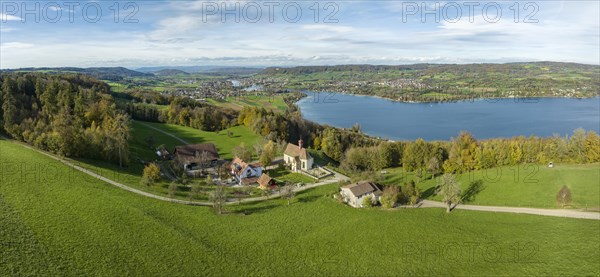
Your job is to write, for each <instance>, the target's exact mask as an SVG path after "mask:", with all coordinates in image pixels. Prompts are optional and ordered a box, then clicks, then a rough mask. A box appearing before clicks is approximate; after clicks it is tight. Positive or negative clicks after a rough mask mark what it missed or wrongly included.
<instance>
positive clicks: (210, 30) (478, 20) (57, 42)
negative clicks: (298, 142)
mask: <svg viewBox="0 0 600 277" xmlns="http://www.w3.org/2000/svg"><path fill="white" fill-rule="evenodd" d="M69 2H73V1H65V2H61V1H56V2H53V4H48V2H47V1H39V2H36V1H27V2H20V1H16V2H11V1H2V14H0V22H1V23H0V24H1V25H0V67H1V68H18V67H42V66H51V67H54V66H81V67H89V66H126V67H130V68H135V67H141V66H158V65H236V66H293V65H325V64H329V65H331V64H350V63H352V64H356V63H370V64H410V63H425V62H427V63H474V62H475V63H480V62H515V61H547V60H550V61H566V62H579V63H587V64H600V54H599V52H600V50H599V49H600V23H599V22H600V14H599V13H600V6H599V1H504V2H502V1H497V2H492V4H489V5H488V6H486V7H487V10H485V11H484V9H483V7H484V5H486V3H490V1H479V2H477V1H469V2H470V3H476V5H474V6H473V15H472V16H470V11H469V6H468V5H469V4H465V2H450V1H443V2H442V1H330V2H328V1H318V3H319V5H318V10H319V13H318V15H316V14H315V9H316V8H317V6H316V5H315V3H316V1H267V2H263V1H227V2H223V1H137V2H128V1H97V2H92V1H81V2H77V4H78V5H77V6H72V8H69V7H68V6H67V4H68V3H69ZM128 3H131V5H130V6H128V7H126V5H127V4H128ZM268 3H271V4H268ZM273 3H274V4H273ZM327 3H330V5H329V6H326V4H327ZM527 3H531V4H530V5H529V6H526V4H527ZM36 4H38V5H39V6H37V7H36ZM236 4H238V6H237V8H236V6H235V5H236ZM23 5H25V6H23ZM222 5H227V7H228V8H229V9H231V10H233V13H239V22H236V20H235V18H234V15H232V14H228V15H225V14H224V13H223V9H222V8H223V6H222ZM286 5H287V6H286ZM117 6H118V10H119V14H118V15H117V16H116V19H117V22H115V10H116V9H117ZM284 6H285V7H287V9H286V10H287V13H286V15H287V17H285V16H284V15H283V14H284V8H283V7H284ZM83 7H86V9H83ZM270 7H273V8H272V11H273V12H272V13H271V10H270ZM326 7H327V9H325V8H326ZM457 7H458V8H460V12H458V11H459V10H458V9H457ZM517 7H518V9H517ZM23 8H27V9H29V10H33V11H34V13H38V14H37V16H38V18H39V20H36V18H35V15H34V14H32V13H30V14H25V13H24V11H23V10H24V9H23ZM134 8H135V9H137V11H136V13H135V14H134V15H133V16H132V17H131V18H129V19H130V20H129V21H130V22H124V21H126V19H127V18H126V16H127V15H128V14H130V13H132V12H133V11H134ZM415 8H416V9H417V10H415ZM424 9H427V10H429V11H431V12H432V13H431V14H427V15H425V18H423V10H424ZM498 9H499V10H500V11H501V15H500V16H499V17H497V15H498V13H497V12H496V10H498ZM96 10H101V12H102V15H101V16H99V17H97V13H96ZM259 10H260V12H261V15H262V16H261V17H260V18H258V17H256V16H257V11H259ZM297 10H299V11H301V13H302V14H301V15H297V13H296V11H297ZM515 10H519V13H518V15H516V14H515ZM86 11H87V13H86ZM459 13H460V14H461V17H460V18H458V17H457V15H458V14H459ZM269 14H272V18H271V19H272V20H269ZM434 14H437V16H438V18H439V20H437V21H436V19H435V15H434ZM58 15H60V16H61V17H60V19H57V18H56V16H58ZM328 15H332V16H330V17H327V16H328ZM528 15H531V16H529V17H528ZM315 16H316V21H317V22H315ZM223 17H224V18H223ZM515 17H516V18H517V19H518V20H517V21H518V22H515ZM526 18H527V19H528V21H530V22H524V20H525V19H526ZM86 20H87V21H86ZM95 20H97V21H96V22H88V21H95ZM36 21H37V22H36ZM52 21H56V22H52ZM136 21H137V22H136ZM223 21H224V22H223ZM271 21H272V22H271Z"/></svg>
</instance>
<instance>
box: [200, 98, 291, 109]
mask: <svg viewBox="0 0 600 277" xmlns="http://www.w3.org/2000/svg"><path fill="white" fill-rule="evenodd" d="M208 102H209V103H211V104H213V105H215V106H221V107H227V108H231V109H234V110H241V109H242V108H243V107H246V106H250V107H262V108H265V109H267V110H274V111H281V112H284V111H285V110H287V108H288V107H287V104H286V103H285V101H283V96H281V95H272V96H267V95H258V96H254V95H248V96H240V97H228V98H227V99H226V100H225V101H219V100H215V99H208Z"/></svg>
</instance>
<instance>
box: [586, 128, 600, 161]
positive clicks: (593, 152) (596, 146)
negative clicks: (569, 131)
mask: <svg viewBox="0 0 600 277" xmlns="http://www.w3.org/2000/svg"><path fill="white" fill-rule="evenodd" d="M585 157H586V161H587V162H588V163H595V162H600V137H599V136H598V134H596V132H594V131H588V133H587V137H586V138H585Z"/></svg>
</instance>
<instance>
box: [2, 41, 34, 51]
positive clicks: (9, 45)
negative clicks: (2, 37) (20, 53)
mask: <svg viewBox="0 0 600 277" xmlns="http://www.w3.org/2000/svg"><path fill="white" fill-rule="evenodd" d="M33 46H34V45H33V44H30V43H23V42H6V43H2V44H0V48H1V49H2V50H7V49H23V48H31V47H33Z"/></svg>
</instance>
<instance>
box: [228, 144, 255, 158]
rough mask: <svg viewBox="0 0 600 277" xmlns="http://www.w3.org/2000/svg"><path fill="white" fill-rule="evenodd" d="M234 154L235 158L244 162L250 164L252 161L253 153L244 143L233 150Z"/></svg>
mask: <svg viewBox="0 0 600 277" xmlns="http://www.w3.org/2000/svg"><path fill="white" fill-rule="evenodd" d="M232 153H233V155H234V156H236V157H238V158H240V159H242V160H243V161H246V162H249V161H250V160H252V151H251V150H250V149H249V148H248V147H247V146H246V144H245V143H243V142H242V143H241V144H240V145H238V146H236V147H235V148H233V151H232Z"/></svg>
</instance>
